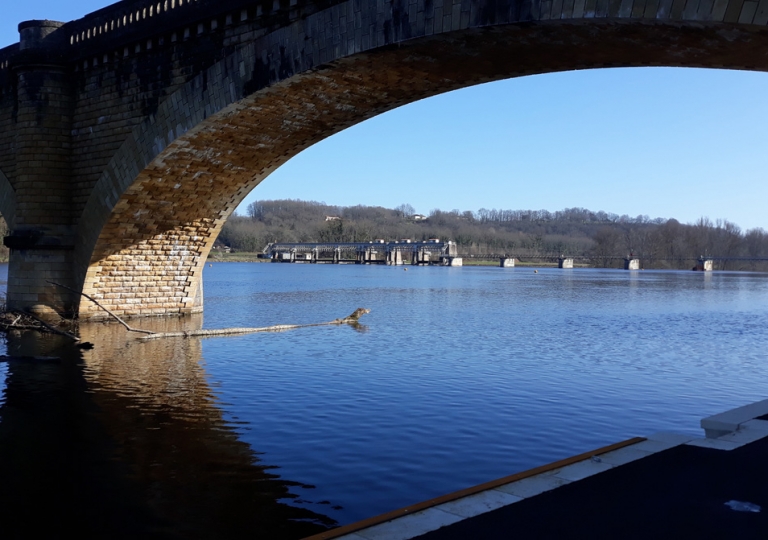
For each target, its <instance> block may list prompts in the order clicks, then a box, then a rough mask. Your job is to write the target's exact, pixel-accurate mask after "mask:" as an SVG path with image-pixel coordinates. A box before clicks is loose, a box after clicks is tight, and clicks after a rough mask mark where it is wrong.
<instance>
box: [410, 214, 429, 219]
mask: <svg viewBox="0 0 768 540" xmlns="http://www.w3.org/2000/svg"><path fill="white" fill-rule="evenodd" d="M411 219H412V220H413V221H427V216H425V215H424V214H413V215H412V216H411Z"/></svg>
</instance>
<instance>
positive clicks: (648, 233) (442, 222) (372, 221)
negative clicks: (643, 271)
mask: <svg viewBox="0 0 768 540" xmlns="http://www.w3.org/2000/svg"><path fill="white" fill-rule="evenodd" d="M335 218H339V219H335ZM419 218H420V216H417V215H415V212H414V209H413V207H411V206H410V205H408V204H403V205H400V206H399V207H397V208H394V209H389V208H382V207H378V206H346V207H342V206H332V205H326V204H323V203H318V202H312V201H298V200H277V201H256V202H254V203H252V204H251V205H249V206H248V210H247V215H245V216H233V217H232V218H230V219H229V221H228V222H227V223H226V225H225V226H224V229H223V230H222V233H221V235H220V236H219V241H220V242H221V243H223V244H225V245H227V246H229V247H230V248H232V249H234V250H237V251H251V252H259V251H261V250H262V249H264V247H265V246H266V245H267V244H268V243H270V242H368V241H371V240H375V239H378V238H381V239H385V240H397V239H405V238H409V239H412V240H427V239H429V238H440V239H443V240H453V241H455V242H456V243H457V244H458V246H459V253H460V254H462V255H463V256H465V257H469V256H474V257H492V256H502V255H514V256H517V257H520V258H521V259H523V260H524V259H525V258H526V257H557V256H558V255H560V254H566V255H569V256H575V257H588V258H589V259H590V261H591V264H592V265H594V266H599V267H619V266H621V265H622V264H623V260H622V258H623V257H625V256H627V255H629V254H633V255H634V256H637V257H640V258H641V259H642V262H643V266H644V267H645V268H690V267H692V266H693V264H694V263H695V259H697V258H698V257H700V256H702V255H708V256H715V257H732V258H760V257H762V258H768V232H766V231H765V230H763V229H751V230H748V231H746V232H743V231H741V229H740V228H739V227H738V226H737V225H735V224H734V223H731V222H729V221H726V220H717V221H715V222H712V221H710V220H709V219H708V218H702V219H700V220H699V221H697V222H696V223H694V224H682V223H680V222H678V221H677V220H675V219H662V218H656V219H651V218H649V217H648V216H637V217H630V216H626V215H622V216H619V215H617V214H611V213H606V212H593V211H590V210H587V209H584V208H566V209H564V210H561V211H558V212H549V211H546V210H536V211H534V210H496V209H492V210H488V209H485V208H482V209H480V210H478V211H476V212H471V211H459V210H452V211H443V210H433V211H432V212H431V213H430V214H429V216H428V217H427V218H426V219H424V220H422V219H419ZM716 265H717V266H716V267H717V268H719V269H732V270H768V264H766V263H764V262H763V263H760V262H754V261H728V262H718V263H716Z"/></svg>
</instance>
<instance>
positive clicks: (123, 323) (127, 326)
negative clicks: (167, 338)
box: [48, 281, 154, 334]
mask: <svg viewBox="0 0 768 540" xmlns="http://www.w3.org/2000/svg"><path fill="white" fill-rule="evenodd" d="M48 283H50V284H51V285H56V286H57V287H61V288H62V289H67V290H68V291H72V292H73V293H77V294H79V295H80V296H84V297H85V298H87V299H88V300H90V301H91V302H93V303H94V304H96V305H97V306H98V307H100V308H101V309H103V310H104V311H106V312H107V313H108V314H109V315H111V316H112V317H114V318H115V320H116V321H117V322H119V323H120V324H122V325H123V326H125V329H126V330H128V331H129V332H139V333H140V334H154V332H150V331H149V330H142V329H141V328H132V327H131V326H129V325H128V323H127V322H125V321H124V320H123V319H121V318H120V317H118V316H117V315H115V314H114V313H112V312H111V311H109V310H108V309H107V308H105V307H104V306H102V305H101V304H99V303H98V302H97V301H96V300H95V299H94V298H93V297H92V296H90V295H87V294H85V293H84V292H82V291H76V290H75V289H73V288H72V287H67V286H66V285H62V284H61V283H56V282H55V281H48Z"/></svg>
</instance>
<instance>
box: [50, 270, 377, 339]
mask: <svg viewBox="0 0 768 540" xmlns="http://www.w3.org/2000/svg"><path fill="white" fill-rule="evenodd" d="M48 283H50V284H51V285H56V286H57V287H61V288H63V289H67V290H68V291H72V292H74V293H77V294H80V295H81V296H84V297H85V298H87V299H88V300H90V301H91V302H93V303H94V304H96V305H97V306H98V307H100V308H101V309H103V310H104V311H106V312H107V313H108V314H109V315H111V316H112V317H113V318H114V319H115V320H117V322H119V323H120V324H122V325H123V326H124V327H125V329H126V330H128V331H129V332H139V333H141V334H146V335H145V336H142V337H140V338H139V340H141V341H149V340H151V339H161V338H171V337H206V336H232V335H236V334H256V333H259V332H283V331H284V330H294V329H296V328H308V327H310V326H331V325H339V324H351V325H357V324H359V322H358V321H359V319H360V317H362V316H363V315H365V314H366V313H370V312H371V310H370V309H366V308H357V309H356V310H355V311H354V312H353V313H352V314H351V315H349V316H348V317H344V318H342V319H334V320H332V321H328V322H321V323H312V324H277V325H274V326H262V327H261V328H219V329H213V330H191V331H189V332H151V331H149V330H142V329H141V328H132V327H131V326H129V325H128V323H126V322H125V321H124V320H123V319H121V318H120V317H118V316H117V315H115V314H114V313H112V312H111V311H110V310H108V309H107V308H105V307H104V306H102V305H101V304H99V302H98V301H96V299H95V298H93V297H91V296H90V295H87V294H85V293H84V292H81V291H76V290H75V289H73V288H72V287H67V286H66V285H62V284H61V283H56V282H55V281H48ZM40 322H42V321H40ZM43 324H45V323H43ZM70 337H74V336H71V335H70ZM78 341H79V339H78Z"/></svg>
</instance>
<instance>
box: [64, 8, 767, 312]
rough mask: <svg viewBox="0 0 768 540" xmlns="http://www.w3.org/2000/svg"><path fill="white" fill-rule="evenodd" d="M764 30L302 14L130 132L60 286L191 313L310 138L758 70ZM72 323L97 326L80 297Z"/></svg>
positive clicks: (142, 307) (663, 18) (434, 14)
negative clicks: (240, 216) (441, 110)
mask: <svg viewBox="0 0 768 540" xmlns="http://www.w3.org/2000/svg"><path fill="white" fill-rule="evenodd" d="M566 4H567V5H566ZM766 22H768V8H766V10H760V9H758V5H757V2H751V1H743V0H688V1H687V2H684V1H681V0H647V1H644V0H634V1H632V0H622V1H621V2H618V1H617V2H608V1H607V0H575V2H574V1H571V2H563V1H561V0H555V1H549V0H545V1H530V0H524V1H507V0H496V1H495V2H491V1H488V0H482V1H480V0H475V1H471V0H455V1H454V2H453V3H450V2H445V1H440V0H413V1H411V2H409V3H406V2H403V1H393V2H381V1H379V2H376V1H373V0H348V1H346V2H342V3H340V4H337V5H335V6H333V7H329V8H326V9H325V10H321V11H318V12H316V13H314V14H312V15H310V16H308V17H306V18H303V19H301V20H296V21H294V22H293V23H290V24H287V25H286V26H283V27H282V28H279V29H276V30H274V31H272V32H270V33H267V34H265V35H263V36H262V37H260V38H258V39H255V40H253V41H250V42H248V43H246V44H244V45H242V46H240V47H239V48H238V49H237V50H235V51H233V52H232V53H231V54H229V55H228V56H226V58H224V59H223V60H221V61H219V62H218V63H216V64H215V65H213V66H212V67H210V68H209V69H207V70H205V71H203V72H201V73H199V74H198V75H197V76H196V77H195V78H194V79H192V80H191V81H190V82H188V83H187V84H186V85H184V86H183V87H182V88H181V89H179V90H178V91H176V92H175V93H174V94H172V95H171V96H169V97H168V98H166V99H165V100H164V101H163V102H162V103H161V104H160V106H159V107H158V109H157V110H156V112H155V113H154V114H152V115H151V116H149V117H147V118H146V119H145V120H144V121H143V122H142V123H141V124H140V125H139V126H137V127H136V128H135V129H134V130H133V132H132V134H131V136H130V137H129V138H128V139H127V140H126V141H125V143H124V144H123V145H122V146H121V147H120V149H119V150H118V152H117V153H116V154H115V156H114V158H113V159H112V160H111V161H110V163H109V165H108V167H107V168H106V170H105V171H104V172H103V173H102V175H101V178H100V179H99V181H98V183H97V184H96V186H95V188H94V189H93V191H92V192H91V194H90V198H89V199H88V201H87V204H86V205H85V209H84V211H83V213H82V216H81V218H80V220H79V223H78V233H77V238H78V242H77V245H76V247H75V258H74V260H75V267H76V268H75V282H76V283H78V282H79V283H81V284H82V287H83V291H84V292H86V293H88V294H91V295H93V296H94V297H95V298H97V299H99V301H101V302H102V303H104V304H105V305H106V306H107V307H110V308H111V309H113V310H114V311H115V312H117V313H119V314H122V315H127V316H141V315H167V314H179V313H190V312H194V311H199V310H200V309H202V279H201V278H202V270H203V267H204V264H205V259H206V257H207V255H208V252H209V250H210V248H211V246H212V244H213V242H214V240H215V238H216V236H217V234H218V232H219V231H220V229H221V227H222V225H223V223H224V221H225V220H226V218H227V217H228V216H229V215H230V214H231V212H232V211H233V210H234V208H235V207H236V206H237V205H238V204H239V203H240V202H241V201H242V199H243V198H244V197H245V196H246V195H247V194H248V193H249V192H250V191H251V189H253V188H254V187H255V186H256V185H257V184H258V183H259V182H261V181H262V180H263V179H264V178H265V177H266V176H268V175H269V174H270V173H271V172H272V171H274V170H275V169H276V168H277V167H279V166H280V165H281V164H283V163H284V162H285V161H287V160H288V159H290V158H291V157H292V156H294V155H296V154H297V153H299V152H300V151H302V150H303V149H305V148H307V147H309V146H310V145H312V144H314V143H315V142H318V141H320V140H322V139H323V138H326V137H328V136H330V135H332V134H334V133H336V132H338V131H340V130H342V129H345V128H346V127H349V126H351V125H354V124H355V123H358V122H360V121H363V120H365V119H367V118H371V117H373V116H375V115H377V114H381V113H382V112H385V111H387V110H390V109H392V108H395V107H398V106H400V105H403V104H406V103H410V102H413V101H416V100H419V99H423V98H426V97H430V96H433V95H436V94H439V93H442V92H447V91H450V90H454V89H458V88H463V87H466V86H470V85H473V84H479V83H483V82H489V81H495V80H500V79H506V78H511V77H517V76H524V75H532V74H538V73H549V72H556V71H564V70H574V69H592V68H603V67H631V66H679V67H716V68H730V69H751V70H762V71H765V70H768V55H766V54H765V51H766V50H768V31H766V27H765V24H766ZM671 99H674V96H671ZM521 106H524V104H521ZM425 159H428V154H425ZM79 313H80V316H81V317H83V318H92V317H99V316H101V314H100V313H99V312H98V311H97V308H96V307H95V306H93V305H92V304H91V303H90V302H87V301H82V302H81V303H80V308H79Z"/></svg>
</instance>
